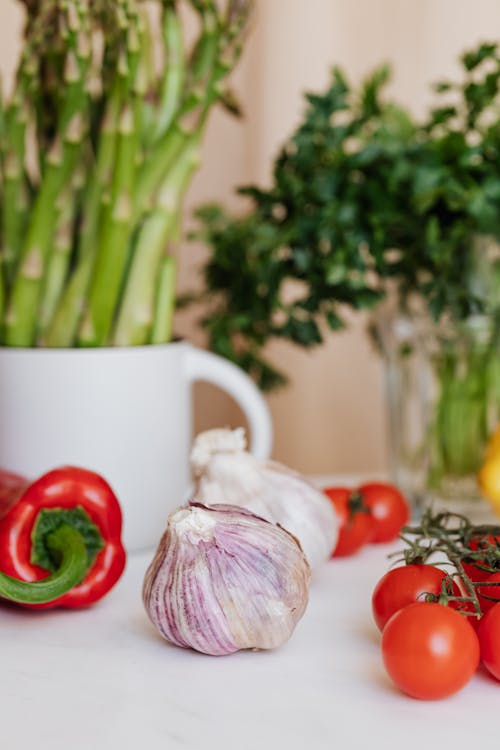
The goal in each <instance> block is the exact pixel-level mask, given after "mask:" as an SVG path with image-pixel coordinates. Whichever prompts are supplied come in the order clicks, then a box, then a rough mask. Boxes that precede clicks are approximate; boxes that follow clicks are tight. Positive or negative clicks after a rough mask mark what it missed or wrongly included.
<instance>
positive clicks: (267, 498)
mask: <svg viewBox="0 0 500 750" xmlns="http://www.w3.org/2000/svg"><path fill="white" fill-rule="evenodd" d="M245 447H246V441H245V433H244V430H243V429H242V428H241V427H240V428H238V429H236V430H208V431H207V432H203V433H202V434H201V435H198V437H197V438H196V440H195V442H194V445H193V449H192V452H191V468H192V471H193V474H194V478H195V488H194V493H193V494H194V498H195V501H197V502H200V503H203V504H204V505H213V504H214V503H231V504H232V505H238V506H240V507H243V508H247V509H248V510H251V511H252V512H253V513H256V514H257V515H258V516H261V517H262V518H265V519H266V520H268V521H271V522H272V523H278V524H279V525H280V526H282V527H283V528H284V529H286V530H287V531H289V532H290V533H291V534H293V536H294V537H296V538H297V539H298V540H299V542H300V544H301V546H302V549H303V550H304V552H305V554H306V557H307V559H308V561H309V564H310V566H311V568H312V569H314V568H316V567H317V566H318V565H319V564H320V563H322V562H324V561H325V560H327V559H328V558H329V557H330V555H331V554H332V551H333V549H334V547H335V544H336V542H337V535H338V520H337V515H336V513H335V510H334V508H333V505H332V503H331V502H330V500H329V499H328V498H327V497H325V495H324V494H323V493H322V492H320V491H319V490H317V489H316V488H315V487H313V486H312V485H311V484H309V483H308V482H307V481H306V480H305V479H304V477H302V476H300V475H299V474H297V473H295V472H293V471H291V470H290V469H288V468H287V467H285V466H282V465H281V464H278V463H274V462H267V463H262V462H260V461H258V460H257V459H256V458H255V457H254V456H252V455H251V454H250V453H247V452H246V451H245Z"/></svg>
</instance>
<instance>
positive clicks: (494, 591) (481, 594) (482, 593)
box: [476, 571, 500, 615]
mask: <svg viewBox="0 0 500 750" xmlns="http://www.w3.org/2000/svg"><path fill="white" fill-rule="evenodd" d="M493 583H494V584H495V586H491V585H488V584H493ZM476 591H477V595H478V599H479V604H480V605H481V609H482V611H483V615H484V614H486V612H489V610H490V609H491V608H492V607H494V606H495V604H496V603H497V602H500V571H499V572H498V573H492V574H491V575H489V576H488V577H487V578H485V579H484V584H483V585H482V586H478V587H477V589H476ZM486 597H488V598H486ZM493 599H496V600H497V602H495V601H493Z"/></svg>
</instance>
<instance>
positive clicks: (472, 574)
mask: <svg viewBox="0 0 500 750" xmlns="http://www.w3.org/2000/svg"><path fill="white" fill-rule="evenodd" d="M492 545H493V546H496V547H500V537H498V536H497V537H495V536H492V535H491V534H490V535H489V536H487V537H485V536H478V537H477V538H474V537H473V538H472V539H471V540H470V543H469V547H470V549H471V550H472V551H473V552H477V551H478V550H487V549H491V546H492ZM462 564H463V567H464V570H465V572H466V573H467V575H468V576H469V578H470V579H471V581H473V582H475V583H479V582H480V581H486V579H487V578H489V576H490V575H492V573H493V571H492V570H483V567H482V566H485V567H489V565H488V562H487V560H486V559H484V560H481V559H478V560H475V561H471V562H464V563H462ZM478 566H479V567H478ZM499 572H500V571H499Z"/></svg>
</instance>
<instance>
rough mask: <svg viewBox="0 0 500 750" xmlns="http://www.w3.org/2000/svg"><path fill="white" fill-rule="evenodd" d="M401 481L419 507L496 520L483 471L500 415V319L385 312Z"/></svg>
mask: <svg viewBox="0 0 500 750" xmlns="http://www.w3.org/2000/svg"><path fill="white" fill-rule="evenodd" d="M373 332H374V335H375V339H376V342H377V344H378V346H379V348H380V350H381V352H382V354H383V358H384V362H385V375H386V396H387V405H388V423H389V448H390V457H391V471H392V475H393V478H394V481H395V482H396V483H397V484H398V485H399V486H400V487H401V488H402V489H403V490H404V491H405V492H406V493H407V494H408V496H409V497H410V498H411V499H412V501H413V503H414V507H415V508H416V510H417V512H418V511H419V510H422V509H423V508H424V507H426V506H428V505H429V504H432V506H433V507H434V508H435V509H443V510H450V511H453V512H458V513H463V514H464V515H467V516H468V517H469V518H470V519H471V520H472V521H474V522H476V523H481V522H487V521H490V522H491V521H492V520H493V515H492V511H491V508H490V506H489V504H488V503H487V502H486V501H485V500H484V498H483V497H482V495H481V492H480V489H479V485H478V481H477V473H478V471H479V469H480V468H481V465H482V463H483V460H484V455H485V448H486V444H487V441H488V438H489V436H490V435H491V433H492V431H493V430H494V428H495V427H496V425H497V423H498V422H499V420H500V335H499V325H498V321H495V318H493V317H489V316H473V317H469V318H468V319H467V320H465V321H463V322H461V323H460V324H456V325H452V324H451V323H450V322H449V321H448V322H441V323H440V324H439V325H438V324H435V323H433V322H432V321H431V320H430V318H429V316H427V315H425V314H424V313H423V312H422V311H419V312H418V313H412V314H407V315H404V316H403V315H401V314H400V313H398V314H397V315H394V314H389V313H388V311H387V309H384V310H383V311H382V312H381V313H379V314H378V316H377V319H376V321H375V324H374V326H373Z"/></svg>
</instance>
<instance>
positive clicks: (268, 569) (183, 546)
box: [143, 504, 310, 656]
mask: <svg viewBox="0 0 500 750" xmlns="http://www.w3.org/2000/svg"><path fill="white" fill-rule="evenodd" d="M309 580H310V569H309V565H308V563H307V560H306V558H305V555H304V553H303V552H302V550H301V549H300V546H299V545H298V543H297V542H296V540H295V539H294V538H293V537H292V536H291V535H290V534H288V533H287V532H286V531H284V530H283V529H281V528H279V527H278V526H275V525H273V524H271V523H269V522H267V521H265V520H264V519H262V518H259V517H258V516H255V515H254V514H253V513H250V512H249V511H246V510H244V509H241V508H236V507H234V506H227V505H219V506H216V507H213V508H206V507H204V506H203V505H200V504H193V505H191V506H188V507H182V508H180V509H178V510H177V511H175V512H174V513H172V514H171V515H170V516H169V519H168V522H167V529H166V531H165V534H164V535H163V537H162V539H161V541H160V544H159V547H158V550H157V552H156V554H155V556H154V559H153V561H152V563H151V565H150V566H149V568H148V570H147V572H146V576H145V579H144V586H143V600H144V605H145V608H146V611H147V613H148V615H149V618H150V619H151V621H152V622H153V624H154V625H155V627H156V628H157V629H158V630H159V632H160V633H161V635H162V636H163V637H164V638H166V640H167V641H170V642H171V643H174V644H177V645H179V646H183V647H184V648H193V649H195V650H197V651H201V652H202V653H205V654H211V655H214V656H219V655H223V654H230V653H233V652H234V651H238V650H240V649H248V648H255V649H270V648H276V647H277V646H280V645H281V644H283V643H285V642H286V641H287V640H288V639H289V638H290V636H291V634H292V632H293V630H294V628H295V626H296V624H297V622H298V621H299V620H300V618H301V617H302V615H303V613H304V611H305V608H306V605H307V599H308V585H309Z"/></svg>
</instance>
